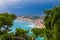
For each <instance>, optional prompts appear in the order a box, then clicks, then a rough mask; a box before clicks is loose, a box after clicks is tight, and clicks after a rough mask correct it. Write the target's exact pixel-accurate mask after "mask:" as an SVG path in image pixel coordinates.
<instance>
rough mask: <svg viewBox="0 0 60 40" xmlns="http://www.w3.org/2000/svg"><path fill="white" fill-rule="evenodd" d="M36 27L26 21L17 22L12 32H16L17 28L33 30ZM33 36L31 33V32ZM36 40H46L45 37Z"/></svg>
mask: <svg viewBox="0 0 60 40" xmlns="http://www.w3.org/2000/svg"><path fill="white" fill-rule="evenodd" d="M33 27H34V24H32V23H29V22H26V21H21V20H15V21H14V25H13V26H12V31H13V32H15V29H16V28H22V29H25V30H29V31H30V30H31V29H32V28H33ZM29 34H31V32H29ZM36 40H44V38H43V37H38V38H36Z"/></svg>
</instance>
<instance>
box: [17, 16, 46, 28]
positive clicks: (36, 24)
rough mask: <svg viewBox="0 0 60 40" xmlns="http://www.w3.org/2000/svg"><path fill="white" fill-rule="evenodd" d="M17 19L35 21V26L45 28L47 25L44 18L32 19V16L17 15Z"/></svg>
mask: <svg viewBox="0 0 60 40" xmlns="http://www.w3.org/2000/svg"><path fill="white" fill-rule="evenodd" d="M16 20H22V21H27V22H30V23H34V24H35V25H34V27H36V28H45V26H44V25H43V18H40V19H35V20H32V19H30V18H24V17H17V18H16Z"/></svg>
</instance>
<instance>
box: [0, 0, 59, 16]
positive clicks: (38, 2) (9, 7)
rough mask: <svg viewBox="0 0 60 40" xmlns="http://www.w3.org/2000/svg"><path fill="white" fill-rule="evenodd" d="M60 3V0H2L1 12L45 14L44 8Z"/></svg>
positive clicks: (0, 1) (0, 4)
mask: <svg viewBox="0 0 60 40" xmlns="http://www.w3.org/2000/svg"><path fill="white" fill-rule="evenodd" d="M59 4H60V0H0V12H9V13H14V14H16V15H44V12H43V11H44V10H46V9H51V8H53V7H54V6H57V5H59Z"/></svg>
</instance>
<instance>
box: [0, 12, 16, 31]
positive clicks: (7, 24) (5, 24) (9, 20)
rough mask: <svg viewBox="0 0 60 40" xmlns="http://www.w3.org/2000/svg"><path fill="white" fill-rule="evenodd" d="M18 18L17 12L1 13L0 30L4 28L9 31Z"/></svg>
mask: <svg viewBox="0 0 60 40" xmlns="http://www.w3.org/2000/svg"><path fill="white" fill-rule="evenodd" d="M15 18H16V15H15V14H9V13H8V12H4V13H1V14H0V31H1V32H2V30H1V29H2V28H4V29H5V30H4V31H5V32H8V31H9V30H10V29H9V28H11V27H12V25H13V20H14V19H15Z"/></svg>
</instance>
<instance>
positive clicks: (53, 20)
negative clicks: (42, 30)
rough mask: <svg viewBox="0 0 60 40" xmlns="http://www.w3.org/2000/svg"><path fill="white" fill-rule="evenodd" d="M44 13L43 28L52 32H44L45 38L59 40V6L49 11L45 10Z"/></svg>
mask: <svg viewBox="0 0 60 40" xmlns="http://www.w3.org/2000/svg"><path fill="white" fill-rule="evenodd" d="M44 12H45V14H46V15H45V20H44V21H45V26H46V29H47V30H52V31H53V32H49V31H48V32H47V31H46V34H47V35H46V36H47V38H48V40H53V39H52V37H53V38H55V39H54V40H60V38H59V36H60V34H59V33H60V27H59V26H60V15H59V14H60V6H58V7H54V8H53V9H51V10H46V11H44Z"/></svg>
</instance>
